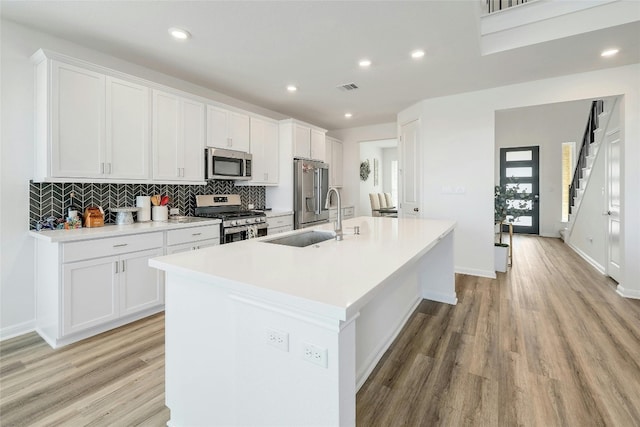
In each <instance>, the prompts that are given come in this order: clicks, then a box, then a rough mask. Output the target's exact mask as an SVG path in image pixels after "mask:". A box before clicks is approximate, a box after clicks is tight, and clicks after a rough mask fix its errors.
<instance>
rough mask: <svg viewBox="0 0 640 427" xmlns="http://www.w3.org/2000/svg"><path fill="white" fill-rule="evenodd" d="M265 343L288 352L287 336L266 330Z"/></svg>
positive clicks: (279, 332) (276, 331)
mask: <svg viewBox="0 0 640 427" xmlns="http://www.w3.org/2000/svg"><path fill="white" fill-rule="evenodd" d="M267 343H268V344H270V345H272V346H274V347H275V348H277V349H279V350H282V351H289V334H288V333H286V332H283V331H278V330H276V329H271V328H267Z"/></svg>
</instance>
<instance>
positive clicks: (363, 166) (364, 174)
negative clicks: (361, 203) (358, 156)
mask: <svg viewBox="0 0 640 427" xmlns="http://www.w3.org/2000/svg"><path fill="white" fill-rule="evenodd" d="M370 173H371V168H370V167H369V159H367V160H365V161H364V162H362V163H360V179H361V180H363V181H366V180H367V179H369V174H370Z"/></svg>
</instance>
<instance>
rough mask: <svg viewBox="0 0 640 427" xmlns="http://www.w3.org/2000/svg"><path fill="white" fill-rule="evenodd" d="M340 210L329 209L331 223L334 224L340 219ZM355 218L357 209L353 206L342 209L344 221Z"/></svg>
mask: <svg viewBox="0 0 640 427" xmlns="http://www.w3.org/2000/svg"><path fill="white" fill-rule="evenodd" d="M337 214H338V208H336V207H333V208H330V209H329V222H334V221H336V220H337V219H338V215H337ZM354 217H355V208H354V207H353V206H345V207H343V208H342V219H343V220H345V219H351V218H354Z"/></svg>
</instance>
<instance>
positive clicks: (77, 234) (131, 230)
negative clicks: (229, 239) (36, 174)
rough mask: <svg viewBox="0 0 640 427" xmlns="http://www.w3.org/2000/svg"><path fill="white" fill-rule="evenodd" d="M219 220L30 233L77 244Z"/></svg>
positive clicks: (46, 239) (206, 219)
mask: <svg viewBox="0 0 640 427" xmlns="http://www.w3.org/2000/svg"><path fill="white" fill-rule="evenodd" d="M220 222H221V221H220V220H219V219H210V218H198V217H189V219H188V220H187V221H186V222H174V221H148V222H136V223H133V224H130V225H113V224H109V225H105V226H103V227H91V228H86V227H85V228H76V229H72V230H43V231H34V230H32V231H29V234H30V235H31V236H33V237H35V238H36V239H40V240H45V241H47V242H51V243H56V242H59V243H64V242H75V241H79V240H90V239H101V238H105V237H115V236H126V235H128V234H140V233H153V232H155V231H167V230H177V229H180V228H190V227H201V226H205V225H216V224H220Z"/></svg>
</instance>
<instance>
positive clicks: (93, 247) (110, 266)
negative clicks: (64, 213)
mask: <svg viewBox="0 0 640 427" xmlns="http://www.w3.org/2000/svg"><path fill="white" fill-rule="evenodd" d="M163 245H164V235H163V233H162V232H154V233H147V234H143V235H139V236H138V235H132V236H122V237H110V238H103V239H94V240H84V241H80V242H69V243H49V242H43V241H40V240H38V241H37V242H36V292H37V298H36V300H37V304H36V329H37V330H38V332H39V333H40V335H41V336H42V337H43V338H44V339H45V340H46V341H47V342H48V343H49V344H50V345H51V346H52V347H54V348H55V347H58V346H60V345H66V344H69V343H71V342H75V341H78V340H80V339H83V338H86V337H88V336H92V335H95V334H97V333H100V332H104V331H106V330H108V329H112V328H115V327H118V326H121V325H123V324H125V323H128V322H131V321H133V320H137V319H140V318H142V317H145V316H148V315H150V314H153V313H155V312H158V311H161V310H162V309H163V307H164V283H163V282H164V280H163V275H162V274H161V273H160V272H159V271H158V270H156V269H153V268H151V267H149V266H148V263H149V259H150V258H153V257H157V256H161V255H162V254H163Z"/></svg>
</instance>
